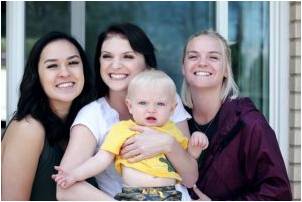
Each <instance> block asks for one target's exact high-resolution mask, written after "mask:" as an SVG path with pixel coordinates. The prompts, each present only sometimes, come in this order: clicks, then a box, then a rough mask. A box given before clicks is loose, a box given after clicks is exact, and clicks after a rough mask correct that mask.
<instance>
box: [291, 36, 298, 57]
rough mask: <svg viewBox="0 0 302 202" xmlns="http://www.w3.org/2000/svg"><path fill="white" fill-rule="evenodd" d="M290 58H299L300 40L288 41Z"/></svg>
mask: <svg viewBox="0 0 302 202" xmlns="http://www.w3.org/2000/svg"><path fill="white" fill-rule="evenodd" d="M289 49H290V50H289V54H290V56H301V38H298V39H293V40H290V47H289Z"/></svg>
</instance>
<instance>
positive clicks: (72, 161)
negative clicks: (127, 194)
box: [57, 125, 112, 200]
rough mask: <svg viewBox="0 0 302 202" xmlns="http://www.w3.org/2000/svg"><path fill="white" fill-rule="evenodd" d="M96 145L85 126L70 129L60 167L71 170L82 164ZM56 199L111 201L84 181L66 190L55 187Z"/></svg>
mask: <svg viewBox="0 0 302 202" xmlns="http://www.w3.org/2000/svg"><path fill="white" fill-rule="evenodd" d="M96 145H97V142H96V139H95V138H94V136H93V134H92V133H91V132H90V130H89V129H88V128H87V127H86V126H84V125H76V126H74V127H72V129H71V134H70V140H69V143H68V146H67V149H66V151H65V154H64V156H63V159H62V162H61V165H60V166H61V167H62V168H63V169H65V170H71V169H73V168H75V167H76V166H78V165H80V164H82V163H84V162H85V161H86V160H87V159H89V158H90V157H91V156H92V155H93V153H94V150H95V148H96ZM57 198H58V200H112V198H110V196H108V195H107V194H105V193H104V192H102V191H101V190H98V189H97V188H95V187H93V186H91V185H90V184H89V183H87V182H86V181H82V182H77V183H75V184H74V185H73V186H71V187H69V188H67V189H62V188H61V187H60V186H57Z"/></svg>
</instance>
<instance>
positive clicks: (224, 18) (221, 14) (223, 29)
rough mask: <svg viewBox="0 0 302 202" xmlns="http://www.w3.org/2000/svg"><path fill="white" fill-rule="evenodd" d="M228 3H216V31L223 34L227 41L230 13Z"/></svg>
mask: <svg viewBox="0 0 302 202" xmlns="http://www.w3.org/2000/svg"><path fill="white" fill-rule="evenodd" d="M228 10H229V8H228V2H227V1H217V2H216V31H217V32H218V33H219V34H221V35H222V36H223V37H224V38H225V39H228V36H229V30H228V26H229V18H228V16H229V12H228Z"/></svg>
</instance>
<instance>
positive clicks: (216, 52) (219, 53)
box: [186, 51, 222, 55]
mask: <svg viewBox="0 0 302 202" xmlns="http://www.w3.org/2000/svg"><path fill="white" fill-rule="evenodd" d="M186 53H187V54H188V53H195V54H196V53H198V51H187V52H186ZM209 53H210V54H213V53H214V54H218V55H222V53H221V52H218V51H209Z"/></svg>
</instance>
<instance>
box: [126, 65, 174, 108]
mask: <svg viewBox="0 0 302 202" xmlns="http://www.w3.org/2000/svg"><path fill="white" fill-rule="evenodd" d="M137 87H143V88H145V89H146V93H148V89H165V90H166V92H167V93H168V97H169V98H170V99H172V100H173V102H175V103H176V86H175V84H174V81H173V80H172V79H171V78H170V77H169V76H168V75H167V74H166V73H164V72H163V71H160V70H155V69H146V70H145V71H142V72H140V73H138V74H137V75H136V76H135V77H134V78H133V79H132V80H131V81H130V82H129V85H128V92H127V98H128V99H131V98H132V97H133V95H134V93H135V91H136V89H137Z"/></svg>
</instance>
